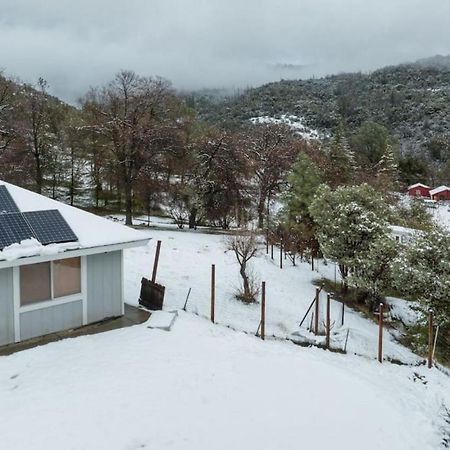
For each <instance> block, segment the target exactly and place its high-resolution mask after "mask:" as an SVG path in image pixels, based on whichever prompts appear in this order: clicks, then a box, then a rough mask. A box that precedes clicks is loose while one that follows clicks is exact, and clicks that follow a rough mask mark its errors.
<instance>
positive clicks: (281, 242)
mask: <svg viewBox="0 0 450 450" xmlns="http://www.w3.org/2000/svg"><path fill="white" fill-rule="evenodd" d="M282 268H283V239H281V241H280V269H282Z"/></svg>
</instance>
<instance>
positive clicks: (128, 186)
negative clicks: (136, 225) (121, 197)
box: [125, 180, 133, 225]
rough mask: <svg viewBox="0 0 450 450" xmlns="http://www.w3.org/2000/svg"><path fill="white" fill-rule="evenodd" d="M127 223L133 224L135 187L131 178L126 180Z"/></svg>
mask: <svg viewBox="0 0 450 450" xmlns="http://www.w3.org/2000/svg"><path fill="white" fill-rule="evenodd" d="M125 225H133V188H132V185H131V181H130V180H125Z"/></svg>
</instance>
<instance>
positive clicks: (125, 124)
mask: <svg viewBox="0 0 450 450" xmlns="http://www.w3.org/2000/svg"><path fill="white" fill-rule="evenodd" d="M174 101H175V100H174V96H173V94H172V91H171V89H170V85H169V83H168V82H167V81H165V80H163V79H161V78H156V79H154V78H145V77H140V76H138V75H136V74H135V73H134V72H130V71H122V72H119V73H118V74H117V75H116V77H115V78H114V80H113V81H112V82H111V83H109V84H108V85H107V86H106V87H104V88H103V89H100V90H94V91H92V92H91V93H90V94H89V95H88V96H87V97H86V98H85V99H84V100H83V107H84V109H85V110H90V111H91V117H92V116H94V117H96V128H97V130H98V131H99V132H101V133H102V134H104V135H105V136H107V137H108V139H109V141H110V143H111V152H112V154H113V157H114V160H115V163H116V166H117V171H118V174H119V176H120V180H121V183H122V185H123V189H124V192H125V212H126V223H127V225H131V224H132V213H133V188H134V186H135V182H136V180H137V178H138V176H139V174H140V172H141V170H142V168H143V167H145V165H146V164H149V163H150V162H151V161H152V159H154V158H155V157H156V155H157V153H158V151H159V150H160V147H161V146H162V143H163V142H164V139H165V138H166V137H167V135H170V133H168V130H167V129H168V128H175V127H176V117H170V112H171V111H172V109H171V108H172V106H173V105H172V103H173V102H174ZM169 117H170V119H172V120H168V118H169Z"/></svg>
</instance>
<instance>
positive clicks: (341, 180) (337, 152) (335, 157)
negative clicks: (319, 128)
mask: <svg viewBox="0 0 450 450" xmlns="http://www.w3.org/2000/svg"><path fill="white" fill-rule="evenodd" d="M328 162H329V164H328V169H327V179H328V180H329V183H330V186H332V187H337V186H340V185H347V184H350V183H351V181H352V179H353V177H354V174H355V170H356V163H355V155H354V153H353V151H352V150H351V149H350V146H349V144H348V140H347V138H346V136H345V131H344V128H343V126H342V125H339V127H338V129H337V132H336V135H335V137H334V139H333V141H332V142H331V145H330V148H329V149H328Z"/></svg>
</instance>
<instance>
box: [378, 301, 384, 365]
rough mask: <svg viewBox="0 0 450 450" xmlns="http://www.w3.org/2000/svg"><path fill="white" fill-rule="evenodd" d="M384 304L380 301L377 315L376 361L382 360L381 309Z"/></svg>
mask: <svg viewBox="0 0 450 450" xmlns="http://www.w3.org/2000/svg"><path fill="white" fill-rule="evenodd" d="M383 310H384V305H383V303H380V307H379V310H378V311H379V314H380V315H379V317H378V361H379V362H380V363H381V362H383V312H384V311H383Z"/></svg>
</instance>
